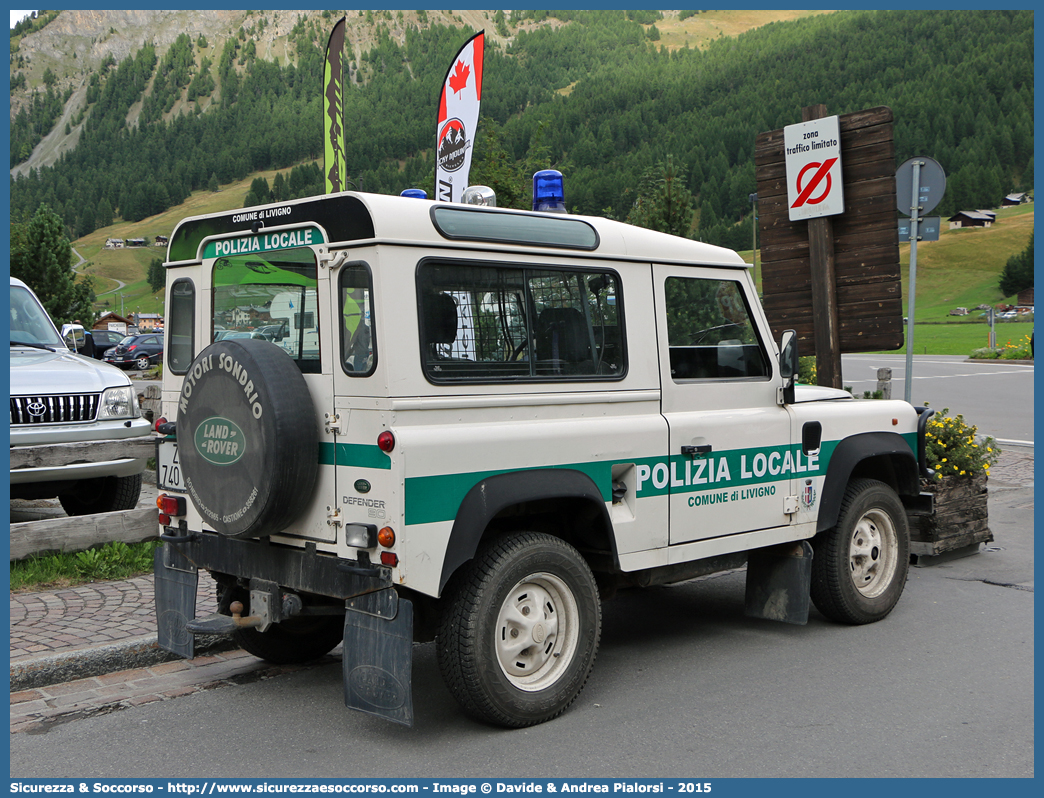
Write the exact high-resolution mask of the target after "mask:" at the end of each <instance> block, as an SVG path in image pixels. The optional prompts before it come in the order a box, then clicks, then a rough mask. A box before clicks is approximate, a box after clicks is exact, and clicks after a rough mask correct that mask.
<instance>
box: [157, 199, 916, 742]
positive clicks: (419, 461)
mask: <svg viewBox="0 0 1044 798" xmlns="http://www.w3.org/2000/svg"><path fill="white" fill-rule="evenodd" d="M552 182H553V181H552ZM479 196H480V197H484V198H486V199H485V202H487V203H489V202H490V201H491V200H490V199H489V198H490V192H489V191H488V190H486V191H483V192H480V193H479ZM557 196H558V197H560V196H561V195H560V194H558V195H557ZM537 200H538V201H540V202H541V203H542V205H541V207H548V203H547V202H546V201H544V200H543V198H539V197H538V198H537ZM493 202H495V200H493ZM561 210H562V208H561V207H557V208H556V207H554V203H551V207H550V209H549V210H548V211H542V212H524V211H514V210H506V209H500V208H496V207H488V206H480V205H471V204H463V203H460V204H448V203H443V202H433V201H427V200H421V199H415V198H411V197H395V196H381V195H375V194H367V193H355V192H345V193H339V194H332V195H327V196H322V197H315V198H309V199H301V200H296V201H291V202H284V203H277V204H273V205H267V206H260V207H254V208H248V209H244V210H237V211H231V212H226V213H217V214H211V215H207V216H200V217H193V218H188V219H185V220H184V221H182V222H181V223H180V224H179V225H178V226H177V228H176V229H175V230H174V233H173V235H171V237H170V241H169V245H168V253H167V261H166V263H165V266H166V273H167V308H166V319H167V326H166V332H165V334H166V336H167V341H166V348H165V358H166V361H165V368H164V374H163V408H164V414H163V415H164V418H162V419H160V420H158V423H157V426H158V430H159V431H160V432H161V433H163V434H164V437H163V438H162V439H161V441H160V443H159V444H158V455H157V456H158V462H159V469H160V470H159V480H160V483H161V484H160V486H161V489H162V494H161V496H160V499H159V506H160V523H161V539H162V540H163V542H164V543H163V546H162V547H161V548H160V549H159V550H158V553H157V559H156V577H157V578H156V592H157V596H156V604H157V611H158V616H159V617H158V622H159V638H160V643H161V645H162V646H164V647H165V648H167V649H169V650H171V651H175V652H177V653H179V654H181V655H183V656H188V657H191V656H192V654H193V639H194V637H193V636H194V635H196V634H203V633H207V634H232V635H234V636H235V638H236V640H237V641H238V642H239V644H241V645H242V647H243V648H245V649H246V650H247V651H249V652H251V653H252V654H255V655H256V656H258V657H261V658H262V659H265V660H267V661H270V662H274V663H290V662H300V661H305V660H310V659H314V658H317V657H320V656H322V655H323V654H325V653H327V652H328V651H330V650H331V649H333V648H334V647H335V646H337V645H338V644H339V643H341V642H342V641H343V644H344V646H343V679H344V694H345V702H346V704H347V705H348V706H350V707H353V708H356V709H359V710H362V711H364V712H368V713H371V714H374V715H378V716H381V717H385V718H388V719H391V720H394V721H397V722H400V723H405V724H410V723H412V720H413V705H412V692H411V667H412V665H411V651H412V645H413V643H414V642H415V641H430V640H434V641H436V647H437V652H438V662H439V666H440V669H441V671H442V675H443V677H444V680H445V682H446V684H447V686H448V688H449V690H450V691H451V692H452V694H453V695H454V696H455V698H456V699H457V700H458V702H459V703H460V705H461V706H462V707H463V709H464V710H465V711H466V712H467V713H469V714H470V715H473V716H475V717H477V718H479V719H482V720H485V721H487V722H490V723H494V724H499V725H504V726H514V727H518V726H527V725H531V724H535V723H540V722H542V721H546V720H548V719H550V718H553V717H555V716H557V715H559V714H561V713H562V712H563V711H565V709H566V708H567V707H568V706H569V705H570V704H571V703H572V702H573V701H574V700H575V699H576V697H577V695H578V694H579V692H580V690H581V689H582V688H583V686H584V684H585V682H586V681H587V679H588V676H589V673H590V671H591V668H592V664H593V662H594V659H595V654H596V652H597V649H598V644H599V636H600V626H601V618H602V611H603V606H602V601H603V600H605V599H607V598H609V597H611V596H612V595H613V593H614V592H615V591H617V590H618V589H621V588H628V587H643V586H649V585H658V584H667V583H672V582H678V581H682V580H686V579H691V578H694V577H697V576H699V575H703V574H707V573H711V572H715V571H720V570H726V569H735V568H741V567H743V566H744V565H746V579H747V595H746V611H747V613H748V614H750V615H752V616H755V617H762V618H772V619H777V620H781V621H788V622H792V623H804V622H805V621H806V619H807V616H808V612H809V597H811V600H812V602H814V604H815V606H816V607H817V608H818V609H819V611H820V612H821V613H822V614H823V615H825V616H827V617H828V618H831V619H834V620H836V621H840V622H844V623H851V624H861V623H868V622H872V621H877V620H880V619H882V618H884V617H885V616H886V615H888V613H889V612H890V611H891V610H892V608H893V607H894V606H895V604H896V602H897V601H898V599H899V597H900V594H901V593H902V591H903V587H904V584H905V581H906V577H907V570H908V563H909V531H908V522H907V516H908V514H915V513H924V512H930V511H931V504H930V498H928V497H926V496H924V495H921V493H920V491H919V476H921V475H922V474H926V473H927V470H926V466H925V459H924V428H925V422H926V421H927V418H928V415H929V411H926V410H924V409H917V408H914V407H912V406H910V405H909V404H907V403H905V402H901V401H864V400H855V399H853V398H852V396H851V395H849V394H848V393H846V392H843V391H838V390H832V389H828V388H823V387H816V386H801V385H796V384H795V377H796V373H797V370H798V369H797V350H796V347H795V342H794V339H793V333H789V332H788V333H786V334H784V335H783V337H782V340H781V341H779V342H776V341H774V340H773V339H772V337H771V333H770V330H769V326H768V323H767V321H766V319H765V315H764V313H763V311H762V308H761V306H760V303H759V301H758V297H757V294H756V291H755V287H754V283H753V281H752V279H751V276H750V272H749V269H748V267H747V266H746V264H745V263H744V262H743V260H742V259H741V258H740V257H739V256H738V255H737V254H735V253H734V252H732V251H729V250H725V249H721V248H718V247H713V246H709V245H706V244H702V243H698V242H695V241H690V240H686V239H682V238H678V237H674V236H670V235H665V234H661V233H657V232H653V231H650V230H646V229H641V228H636V227H631V226H629V225H626V224H622V223H619V222H615V221H611V220H607V219H600V218H591V217H584V216H575V215H568V214H565V213H564V212H560V211H561ZM276 324H278V325H281V326H282V328H284V329H285V331H286V334H285V335H284V336H283V337H282V338H280V340H279V341H278V342H277V343H276V342H273V341H269V340H259V339H228V340H219V341H214V333H215V330H220V329H223V328H232V327H243V326H250V327H262V326H266V325H276ZM200 569H203V570H205V571H208V572H209V573H210V574H212V575H213V577H214V578H215V579H216V581H217V585H218V590H219V596H218V606H219V612H218V613H217V614H216V615H213V616H210V617H198V618H197V617H195V606H194V602H195V596H196V586H197V579H198V572H199V570H200Z"/></svg>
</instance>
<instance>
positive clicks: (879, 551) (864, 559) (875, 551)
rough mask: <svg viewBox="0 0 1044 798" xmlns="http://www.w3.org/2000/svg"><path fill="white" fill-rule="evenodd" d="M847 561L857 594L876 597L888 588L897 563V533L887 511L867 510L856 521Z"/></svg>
mask: <svg viewBox="0 0 1044 798" xmlns="http://www.w3.org/2000/svg"><path fill="white" fill-rule="evenodd" d="M848 561H849V565H850V567H851V571H852V584H854V585H855V588H856V590H858V591H859V593H860V594H862V595H863V596H865V597H866V598H877V597H878V596H880V595H881V594H882V593H884V591H885V590H887V589H888V586H889V585H890V584H891V583H892V578H893V577H894V576H895V570H896V568H897V567H898V565H899V536H898V535H897V534H896V531H895V524H893V523H892V519H891V518H890V517H889V515H888V514H887V513H885V512H882V511H881V510H868V511H867V512H865V513H864V514H863V516H862V517H861V518H860V519H859V520H858V521H857V522H856V525H855V529H854V530H853V531H852V539H851V541H850V543H849V548H848Z"/></svg>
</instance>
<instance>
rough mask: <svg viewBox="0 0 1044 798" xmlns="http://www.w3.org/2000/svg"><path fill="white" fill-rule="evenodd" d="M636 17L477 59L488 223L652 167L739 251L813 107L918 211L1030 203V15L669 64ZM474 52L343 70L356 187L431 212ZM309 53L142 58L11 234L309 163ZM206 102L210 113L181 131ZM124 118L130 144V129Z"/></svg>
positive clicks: (316, 35)
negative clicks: (851, 116) (413, 196)
mask: <svg viewBox="0 0 1044 798" xmlns="http://www.w3.org/2000/svg"><path fill="white" fill-rule="evenodd" d="M648 13H649V14H650V15H652V16H649V18H648V19H646V18H645V12H624V11H570V12H561V16H562V18H563V19H565V20H568V24H564V25H561V26H559V27H553V28H552V27H542V28H537V29H535V30H533V31H531V32H524V31H518V29H517V28H516V27H513V31H517V35H516V38H515V40H514V41H513V43H512V44H511V45H510V47H508V48H507V49H502V48H499V47H497V46H495V45H492V44H490V45H489V46H488V47H487V52H486V59H485V68H484V77H483V96H482V120H481V122H480V129H479V132H478V135H477V136H476V144H475V146H476V150H475V159H474V162H473V166H472V182H476V183H477V182H488V183H489V184H493V183H494V182H496V181H501V182H502V183H503V184H504V186H505V188H509V189H511V190H510V191H507V192H506V193H505V192H501V194H500V196H501V203H500V204H502V205H510V204H516V205H517V206H520V207H521V206H525V204H526V203H527V202H528V197H527V193H526V191H525V185H524V184H525V181H526V180H527V178H528V174H527V170H530V169H533V168H546V167H552V168H557V169H560V170H561V171H562V172H563V173H564V174H565V175H566V202H567V205H568V206H569V207H570V209H571V210H575V211H577V212H582V213H589V214H596V215H610V216H613V217H615V218H619V219H627V218H629V217H631V218H634V214H635V213H636V208H638V207H639V206H640V205H641V201H640V200H641V197H642V196H646V195H648V192H649V191H652V190H653V189H652V188H650V186H651V185H652V184H651V183H650V181H651V180H652V181H653V182H655V181H656V180H661V181H662V179H663V174H664V172H663V170H664V169H665V168H667V167H668V165H669V170H670V180H671V181H676V187H677V190H679V191H680V192H681V194H680V196H682V197H683V198H684V199H685V202H687V203H690V205H691V208H692V211H693V213H692V221H691V224H690V225H689V230H688V231H687V232H688V234H689V235H691V236H693V237H699V238H702V239H703V240H705V241H711V242H713V243H722V244H725V245H727V246H732V247H735V248H747V247H748V246H749V242H750V237H751V227H750V218H749V217H750V213H751V206H750V202H749V200H748V195H749V194H750V193H751V192H753V191H755V190H756V187H755V182H754V161H753V151H754V138H755V136H756V134H757V133H759V132H762V131H766V130H772V129H776V128H780V127H783V126H784V125H787V124H792V123H794V122H798V121H800V109H801V107H802V106H805V105H810V104H813V103H824V104H825V105H826V106H827V109H828V111H829V112H830V113H837V114H844V113H849V112H851V111H857V110H860V109H863V108H870V107H873V106H878V105H887V106H890V107H891V108H892V110H893V112H894V115H895V120H896V122H895V140H896V163H897V164H899V163H902V162H903V161H904V160H906V159H907V158H908V157H911V156H912V155H928V156H931V157H933V158H935V159H936V160H938V161H939V162H940V163H941V164H942V165H943V167H944V168H945V169H946V172H947V190H946V195H945V197H944V198H943V201H942V204H941V205H940V206H939V208H938V209H937V211H936V212H937V213H940V214H942V215H949V214H951V213H953V212H955V211H957V210H962V209H966V208H987V207H995V206H996V205H997V204H998V203H999V201H1000V199H1001V197H1003V196H1004V194H1006V193H1008V192H1010V191H1014V190H1027V189H1031V188H1032V185H1033V14H1032V12H1031V11H964V10H958V11H916V12H903V11H846V12H838V13H833V14H825V15H818V16H814V17H808V18H805V19H801V20H798V21H794V22H787V23H773V24H770V25H766V26H763V27H761V28H758V29H755V30H752V31H749V32H747V33H745V34H743V35H741V36H738V37H735V38H725V37H723V38H721V39H720V40H718V41H716V42H714V43H713V44H712V45H711V46H710V47H709V48H708V49H707V50H705V51H698V50H689V49H683V50H679V51H674V52H671V53H668V52H667V51H666V50H663V49H661V48H660V47H659V46H658V45H657V43H656V42H655V41H654V39H655V36H652V38H650V31H651V30H653V29H654V28H646V27H643V23H644V24H646V25H648V24H650V23H651V22H654V21H655V20H656V18H657V17H656V15H655V12H648ZM521 15H530V16H534V17H536V16H537V15H545V16H546V15H559V12H515V15H512V16H510V17H509V22H510V24H511V25H512V26H515V25H517V22H518V21H519V18H520V16H521ZM501 22H503V21H501ZM331 24H332V22H331ZM471 33H472V31H470V30H461V29H458V28H452V27H447V26H441V25H432V26H430V27H427V28H425V29H422V30H418V29H411V30H410V31H409V32H408V34H407V36H406V40H405V44H404V45H403V46H399V45H398V44H397V43H396V42H395V41H394V40H393V39H392V38H391V37H390V36H389V35H388V34H387V32H386V31H382V34H381V35H380V36H379V38H378V40H377V43H376V44H375V45H374V46H373V47H372V48H371V49H370V50H369V51H367V52H366V53H364V54H363V56H362V58H361V59H359V62H358V63H356V62H355V61H353V60H351V59H349V61H350V67H349V69H348V70H347V79H346V90H345V95H344V115H345V128H346V130H347V132H348V135H347V152H346V156H347V163H348V172H349V180H350V181H351V182H352V184H353V185H354V186H356V187H357V188H360V189H362V190H365V191H375V192H382V193H398V192H399V191H401V190H402V189H404V188H407V187H410V186H420V187H422V188H428V190H429V195H430V194H431V183H432V179H433V165H432V164H433V162H432V157H431V148H432V145H433V142H434V136H435V116H436V108H435V103H436V101H437V98H438V93H439V88H440V85H441V81H442V79H443V76H444V75H445V70H446V68H447V65H448V63H449V60H450V59H451V58H452V56H453V54H454V53H455V52H456V49H457V48H458V47H459V46H460V45H461V44H462V43H463V42H464V41H465V40H466V38H467V37H468V36H469V35H471ZM327 35H328V31H326V30H323V31H320V30H318V29H317V28H316V26H314V25H309V26H305V25H303V24H302V25H299V26H298V27H297V28H295V36H296V40H295V42H294V46H295V57H294V59H293V62H292V63H290V64H280V63H278V62H270V61H265V60H263V59H261V58H259V57H258V56H257V52H256V49H255V48H254V47H253V46H252V45H253V42H252V40H251V39H250V37H249V36H243V37H240V38H238V39H229V40H228V42H227V43H226V45H225V47H224V49H223V52H222V55H221V56H220V58H219V59H218V62H217V63H216V64H211V63H210V62H209V61H206V60H205V59H202V60H201V59H198V58H197V56H198V52H197V51H198V47H199V42H193V41H192V40H191V39H190V37H188V36H187V35H186V36H183V37H181V38H180V39H179V40H178V41H177V42H176V43H175V45H174V46H172V47H171V48H170V49H169V50H168V51H167V52H166V53H165V54H164V55H163V57H162V58H157V54H156V51H155V48H154V47H152V46H151V45H146V46H145V47H142V48H141V49H140V50H139V51H138V52H137V53H135V54H134V55H133V56H130V57H128V58H127V59H125V60H124V61H123V62H121V63H119V64H115V63H112V64H109V65H108V66H107V68H106V69H104V70H102V71H100V72H98V73H96V74H95V75H93V76H92V78H91V82H90V85H89V92H88V99H89V101H90V104H89V107H88V109H87V112H86V116H85V120H84V121H83V126H82V133H81V135H80V139H79V144H78V146H77V147H76V148H75V149H74V150H72V151H70V152H67V153H65V154H64V155H63V156H61V158H60V159H59V160H58V162H57V163H55V164H54V165H53V166H50V167H45V168H42V169H34V170H30V172H29V174H28V175H27V176H20V177H18V178H17V179H12V183H11V207H12V219H15V220H19V219H22V220H24V219H27V218H29V217H31V216H32V214H33V213H34V212H35V210H36V208H37V207H39V206H40V205H41V204H46V205H48V206H49V207H50V208H51V209H53V210H54V212H56V213H57V214H58V215H59V216H60V217H61V218H62V219H63V220H64V222H65V224H66V226H67V228H68V231H69V234H70V237H72V238H76V237H79V236H81V235H84V234H86V233H89V232H91V231H93V230H95V229H97V228H98V227H99V226H102V225H105V224H109V223H111V222H112V220H113V218H114V217H122V218H123V219H125V220H128V221H137V220H140V219H143V218H145V217H147V216H150V215H152V214H155V213H158V212H160V211H163V210H165V209H167V208H169V207H171V206H172V205H176V204H179V203H180V202H182V201H183V200H184V199H185V198H186V197H187V196H188V194H189V192H191V191H193V190H197V189H201V188H206V187H207V186H208V184H209V183H211V182H212V181H213V180H215V179H216V181H217V182H218V183H220V184H224V183H228V182H230V181H232V180H237V179H241V178H243V177H245V176H247V175H249V174H251V173H252V172H254V171H258V170H269V169H280V170H291V168H292V167H294V166H295V165H299V164H302V163H304V162H307V161H310V160H314V159H317V158H319V157H320V156H321V152H322V147H321V141H320V137H321V125H320V107H321V98H320V86H321V75H322V56H323V49H324V48H325V44H326V37H327ZM198 61H201V62H199V63H198ZM15 77H16V73H15V66H14V65H12V79H13V80H14V78H15ZM153 78H154V81H153V84H154V85H153V89H152V91H151V93H150V94H149V95H148V96H146V97H144V98H143V91H144V89H145V87H146V85H147V84H148V83H149V81H150V80H152V79H153ZM565 87H570V88H571V91H569V92H568V93H566V92H561V91H560V90H561V89H563V88H565ZM217 88H220V102H217V103H215V104H214V107H212V108H210V109H209V110H208V111H207V112H206V113H200V112H199V111H198V108H199V102H200V101H201V99H202V98H207V97H211V96H212V95H213V94H214V92H215V89H217ZM179 97H182V98H186V99H187V100H194V101H196V102H195V104H192V103H190V104H189V105H188V107H189V108H190V109H196V110H195V112H182V113H181V114H179V115H176V116H175V117H174V118H173V119H170V120H169V121H165V116H164V114H166V113H168V112H169V111H170V110H171V109H172V108H173V107H174V103H175V101H176V100H177V99H178V98H179ZM142 100H144V102H143V105H142V111H141V114H140V116H139V118H138V120H137V123H136V124H135V125H133V126H128V124H127V121H126V120H127V115H128V111H129V109H130V108H131V106H132V104H134V103H136V102H139V101H142ZM30 106H31V107H30V108H29V109H28V110H23V111H22V112H21V113H20V114H19V115H18V117H16V119H15V120H14V121H13V122H12V130H11V156H10V157H11V164H12V165H15V164H17V163H20V162H22V161H24V160H25V159H26V158H27V157H28V154H29V152H31V150H32V147H33V146H34V145H35V143H36V142H38V141H39V139H40V137H42V136H43V135H45V134H46V132H47V130H48V129H49V127H48V125H53V124H54V120H56V119H57V118H58V115H60V110H61V98H60V96H59V95H56V94H55V93H54V92H53V91H52V90H51V89H50V88H48V90H47V91H46V92H44V93H42V94H39V93H38V94H37V95H36V97H34V99H33V101H32V103H31V104H30ZM56 111H57V113H56ZM78 121H79V120H78ZM657 170H659V171H657ZM295 171H296V172H297V174H296V176H295ZM658 174H659V175H660V177H657V175H658ZM280 177H282V176H280ZM255 184H256V185H254V186H252V188H251V192H250V194H248V201H249V202H268V201H271V200H272V199H282V198H286V197H291V196H300V194H299V193H298V192H299V191H305V192H315V191H321V181H317V180H315V175H314V174H312V173H311V171H310V170H308V169H305V168H304V167H299V168H298V169H297V170H293V171H288V176H287V177H286V178H283V179H282V181H281V182H280V185H279V186H278V187H276V186H272V187H269V186H267V184H266V185H264V186H262V185H260V184H257V181H255ZM672 185H675V183H672ZM654 188H655V187H654ZM498 191H499V189H498ZM266 192H267V195H266ZM643 192H644V194H643ZM672 224H673V223H672ZM682 227H684V225H682Z"/></svg>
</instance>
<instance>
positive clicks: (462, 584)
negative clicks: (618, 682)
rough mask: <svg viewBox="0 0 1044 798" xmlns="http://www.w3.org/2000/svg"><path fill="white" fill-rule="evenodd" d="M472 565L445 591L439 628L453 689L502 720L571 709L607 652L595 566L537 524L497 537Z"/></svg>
mask: <svg viewBox="0 0 1044 798" xmlns="http://www.w3.org/2000/svg"><path fill="white" fill-rule="evenodd" d="M464 567H465V569H466V570H465V571H464V572H463V573H461V574H458V575H457V577H455V578H454V580H453V582H452V583H451V586H450V588H449V590H448V591H447V594H446V596H444V601H445V602H446V604H447V608H446V610H445V612H444V615H443V618H442V622H441V624H440V628H439V634H438V637H437V652H438V660H439V668H440V670H441V672H442V677H443V680H444V681H445V683H446V686H447V688H448V689H449V691H450V693H452V695H453V697H454V698H455V699H456V700H457V702H458V703H459V704H460V705H461V707H462V708H463V709H464V711H465V712H467V713H468V714H469V715H471V716H472V717H475V718H478V719H480V720H483V721H486V722H488V723H493V724H496V725H499V726H507V727H515V728H520V727H524V726H532V725H534V724H536V723H542V722H544V721H546V720H550V719H551V718H554V717H557V716H558V715H560V714H562V713H563V712H564V711H565V710H566V708H567V707H568V706H569V705H570V704H572V703H573V701H575V700H576V697H577V696H578V695H579V694H580V691H581V690H582V689H583V687H584V685H585V684H586V683H587V679H588V676H589V675H590V673H591V668H592V666H593V665H594V660H595V656H596V655H597V653H598V643H599V638H600V636H601V624H602V615H601V605H600V603H599V597H598V587H597V585H596V584H595V579H594V575H593V574H592V573H591V569H590V568H589V567H588V565H587V563H586V562H585V561H584V559H583V557H581V556H580V553H579V552H578V551H577V550H576V549H574V548H573V547H572V546H570V545H569V544H567V543H565V542H564V541H562V540H560V539H558V538H556V537H553V536H551V535H546V534H541V533H535V532H526V533H522V534H518V535H512V536H509V537H504V538H500V539H497V540H495V541H494V542H493V543H491V544H488V545H486V546H484V547H483V548H481V549H480V550H479V552H478V554H477V555H476V556H475V559H474V560H472V561H471V562H470V563H468V564H467V565H466V566H464ZM516 648H517V649H519V650H518V651H515V649H516Z"/></svg>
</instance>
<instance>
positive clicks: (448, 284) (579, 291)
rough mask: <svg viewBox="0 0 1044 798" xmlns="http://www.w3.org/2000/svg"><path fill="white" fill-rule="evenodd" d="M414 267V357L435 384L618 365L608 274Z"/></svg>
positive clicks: (585, 372)
mask: <svg viewBox="0 0 1044 798" xmlns="http://www.w3.org/2000/svg"><path fill="white" fill-rule="evenodd" d="M417 275H418V277H417V280H418V301H419V305H420V307H419V311H420V328H421V355H422V362H423V365H424V371H425V374H426V375H427V376H428V378H429V379H431V380H432V381H434V382H446V381H462V380H469V381H471V380H475V381H482V382H513V381H519V380H541V381H543V380H588V379H620V378H622V377H623V376H624V374H625V373H626V363H625V359H624V345H623V343H624V338H623V321H622V319H623V315H622V308H621V306H620V286H619V277H618V276H617V275H615V274H612V273H609V272H594V271H575V270H566V269H562V270H558V269H532V268H527V267H518V266H499V265H498V266H489V265H485V264H483V265H479V264H445V263H425V264H422V265H421V267H420V269H419V270H418V273H417Z"/></svg>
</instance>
